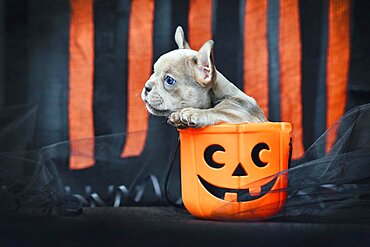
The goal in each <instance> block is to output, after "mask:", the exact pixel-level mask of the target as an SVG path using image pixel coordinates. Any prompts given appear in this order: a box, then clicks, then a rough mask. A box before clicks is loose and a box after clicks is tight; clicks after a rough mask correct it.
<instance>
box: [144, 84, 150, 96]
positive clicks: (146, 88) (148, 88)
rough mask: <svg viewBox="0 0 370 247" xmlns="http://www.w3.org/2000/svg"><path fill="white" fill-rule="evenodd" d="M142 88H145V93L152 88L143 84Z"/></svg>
mask: <svg viewBox="0 0 370 247" xmlns="http://www.w3.org/2000/svg"><path fill="white" fill-rule="evenodd" d="M144 88H145V94H148V93H149V92H150V91H151V90H152V88H151V87H149V86H145V87H144Z"/></svg>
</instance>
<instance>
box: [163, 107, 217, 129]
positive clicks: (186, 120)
mask: <svg viewBox="0 0 370 247" xmlns="http://www.w3.org/2000/svg"><path fill="white" fill-rule="evenodd" d="M208 110H209V109H197V108H192V107H189V108H184V109H182V110H181V111H178V112H173V113H171V115H170V116H169V117H168V120H167V122H168V123H169V124H171V125H173V126H175V127H176V128H180V129H182V128H187V127H192V128H200V127H204V126H208V125H212V124H214V122H213V121H212V119H209V113H208V112H207V111H208Z"/></svg>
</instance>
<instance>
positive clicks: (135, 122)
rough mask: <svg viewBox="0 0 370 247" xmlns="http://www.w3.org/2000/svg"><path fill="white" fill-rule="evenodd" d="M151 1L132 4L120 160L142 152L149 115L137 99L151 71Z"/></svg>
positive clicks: (152, 10)
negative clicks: (125, 102)
mask: <svg viewBox="0 0 370 247" xmlns="http://www.w3.org/2000/svg"><path fill="white" fill-rule="evenodd" d="M153 25H154V0H135V1H132V2H131V12H130V23H129V37H128V39H129V40H128V109H127V136H126V143H125V146H124V148H123V151H122V153H121V158H126V157H130V156H138V155H140V154H141V152H142V151H143V149H144V146H145V141H146V137H147V129H148V112H147V110H146V109H145V105H144V103H143V102H142V100H141V98H140V93H141V90H142V88H143V87H144V84H145V82H146V81H147V80H148V78H149V77H150V74H151V72H152V59H153Z"/></svg>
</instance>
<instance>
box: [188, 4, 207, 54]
mask: <svg viewBox="0 0 370 247" xmlns="http://www.w3.org/2000/svg"><path fill="white" fill-rule="evenodd" d="M210 39H212V0H190V8H189V45H190V47H191V48H192V49H193V50H199V49H200V48H201V47H202V45H203V44H204V43H205V42H206V41H207V40H210Z"/></svg>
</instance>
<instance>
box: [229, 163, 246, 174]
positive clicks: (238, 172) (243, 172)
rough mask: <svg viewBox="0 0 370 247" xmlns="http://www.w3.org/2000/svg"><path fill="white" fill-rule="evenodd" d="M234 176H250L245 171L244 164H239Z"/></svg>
mask: <svg viewBox="0 0 370 247" xmlns="http://www.w3.org/2000/svg"><path fill="white" fill-rule="evenodd" d="M232 176H239V177H241V176H248V173H247V172H246V171H245V170H244V168H243V166H242V164H240V163H239V164H238V166H237V167H236V169H235V171H234V172H233V175H232Z"/></svg>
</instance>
